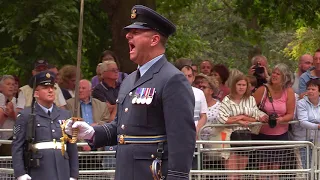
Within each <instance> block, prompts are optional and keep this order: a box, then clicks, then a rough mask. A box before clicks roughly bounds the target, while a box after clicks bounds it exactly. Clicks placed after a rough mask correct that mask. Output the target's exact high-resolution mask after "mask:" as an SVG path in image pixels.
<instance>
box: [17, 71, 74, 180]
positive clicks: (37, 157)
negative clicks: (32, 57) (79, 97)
mask: <svg viewBox="0 0 320 180" xmlns="http://www.w3.org/2000/svg"><path fill="white" fill-rule="evenodd" d="M33 80H34V81H35V91H34V97H35V100H36V102H35V103H34V114H35V118H34V121H33V125H34V128H31V129H30V127H32V126H28V125H29V123H30V122H32V121H30V118H31V116H30V114H31V112H32V111H31V108H30V107H28V108H25V109H24V110H22V111H21V112H20V113H19V114H18V116H17V120H16V123H15V126H14V128H13V142H12V161H13V169H14V175H15V177H17V179H18V180H29V179H31V178H32V180H43V179H47V180H56V179H59V180H74V179H76V178H77V177H78V174H79V167H78V166H79V165H78V151H77V146H76V144H70V143H66V144H63V143H61V142H60V138H61V137H62V130H61V127H60V125H61V124H62V123H63V122H64V121H65V120H66V119H68V118H70V112H68V111H66V110H63V109H60V108H58V107H57V106H56V105H55V104H54V103H53V101H54V99H55V93H54V76H53V74H51V73H50V72H49V71H42V72H40V73H39V74H37V75H35V76H34V77H33ZM31 125H32V124H31ZM30 130H34V132H35V133H34V136H33V137H34V138H33V139H34V140H33V141H32V142H31V146H30V147H31V150H30V153H31V155H30V158H27V162H24V155H25V154H24V152H25V151H28V149H27V150H26V149H25V148H24V147H25V146H24V145H25V144H24V143H25V140H26V137H27V134H28V133H27V131H30ZM62 149H64V150H65V152H64V153H62Z"/></svg>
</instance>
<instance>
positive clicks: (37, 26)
mask: <svg viewBox="0 0 320 180" xmlns="http://www.w3.org/2000/svg"><path fill="white" fill-rule="evenodd" d="M99 5H100V0H86V1H85V15H84V31H83V51H82V53H83V54H82V55H83V56H82V61H83V63H82V66H81V67H82V70H83V71H84V75H85V77H86V78H88V77H89V76H92V75H93V73H92V72H95V66H96V60H95V59H97V57H98V56H99V54H98V52H99V53H100V52H101V51H102V49H104V47H105V46H106V44H107V41H106V39H108V38H110V34H109V33H108V31H107V30H106V29H107V28H106V27H107V26H108V24H107V15H106V14H105V13H104V12H103V11H102V9H99ZM79 8H80V1H75V0H29V1H23V0H11V1H5V2H4V1H1V2H0V12H1V13H0V38H1V39H4V41H1V42H0V62H5V63H8V62H10V63H8V64H7V66H10V65H14V66H16V67H17V65H18V67H19V68H20V70H17V68H13V71H11V70H10V68H6V69H5V70H3V71H1V74H7V73H9V74H16V73H17V72H16V71H21V73H22V74H26V75H27V76H29V75H30V71H31V69H32V68H33V62H34V61H35V60H36V59H40V58H43V59H46V60H48V61H49V62H50V63H53V64H55V65H57V66H62V65H64V64H76V57H77V44H78V25H79ZM92 59H94V67H91V66H92V64H91V63H90V62H91V61H92ZM8 60H9V61H8ZM2 64H3V63H2ZM19 68H18V69H19Z"/></svg>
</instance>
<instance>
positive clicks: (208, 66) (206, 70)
mask: <svg viewBox="0 0 320 180" xmlns="http://www.w3.org/2000/svg"><path fill="white" fill-rule="evenodd" d="M212 68H213V64H212V62H211V61H210V60H204V61H202V62H201V64H200V73H203V74H205V75H207V76H212Z"/></svg>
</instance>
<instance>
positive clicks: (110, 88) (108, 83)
mask: <svg viewBox="0 0 320 180" xmlns="http://www.w3.org/2000/svg"><path fill="white" fill-rule="evenodd" d="M100 69H101V76H102V81H101V82H100V83H99V84H98V85H97V86H96V87H95V88H94V89H93V92H92V97H94V98H97V99H99V100H100V101H102V102H106V103H107V107H108V109H109V112H110V119H114V117H115V116H116V110H117V109H116V108H117V107H116V100H117V98H118V93H119V89H120V83H119V82H117V79H118V76H119V73H118V72H119V69H118V66H117V64H116V62H114V61H105V62H103V63H102V65H101V67H100Z"/></svg>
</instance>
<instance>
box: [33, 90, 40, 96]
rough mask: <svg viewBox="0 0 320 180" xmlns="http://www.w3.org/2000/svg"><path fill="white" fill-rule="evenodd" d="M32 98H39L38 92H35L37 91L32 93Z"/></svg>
mask: <svg viewBox="0 0 320 180" xmlns="http://www.w3.org/2000/svg"><path fill="white" fill-rule="evenodd" d="M34 97H36V98H38V97H39V91H37V90H35V91H34Z"/></svg>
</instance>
